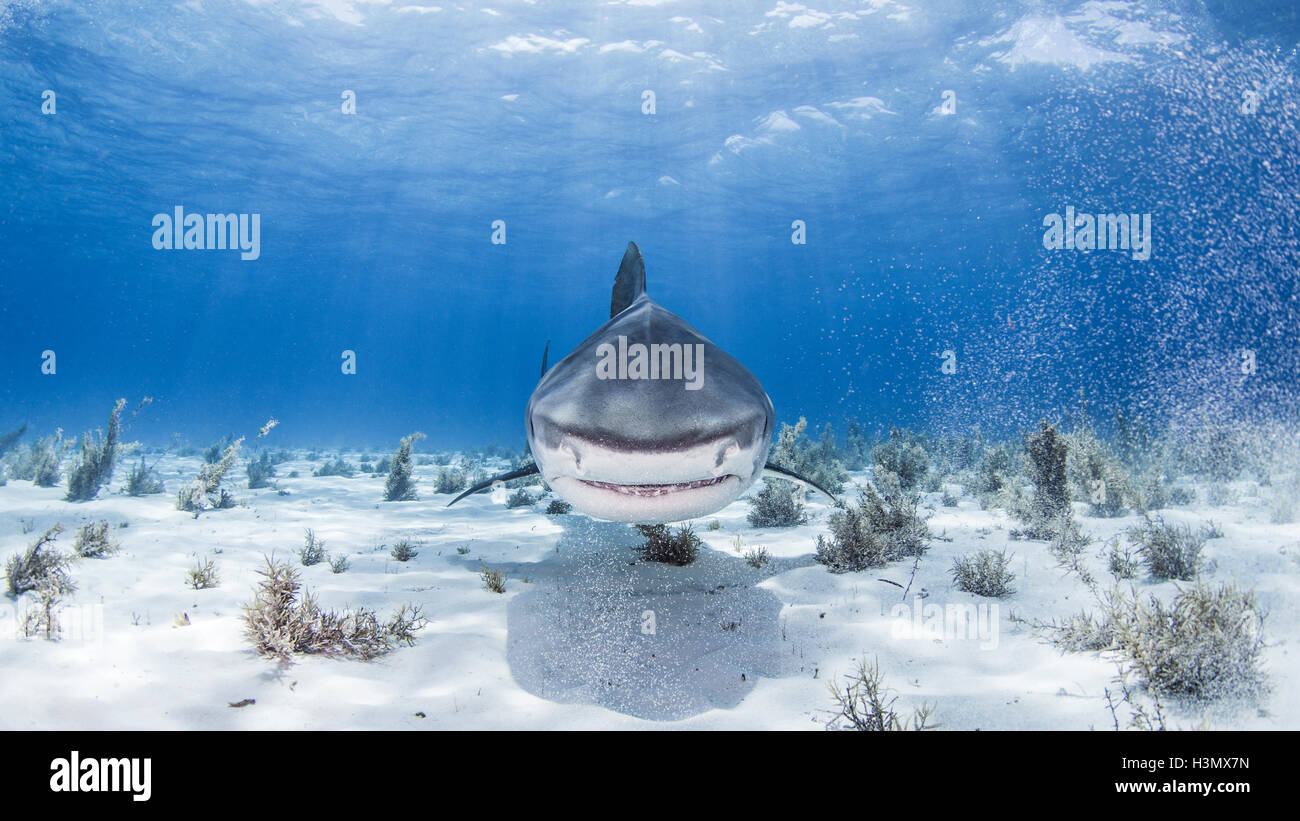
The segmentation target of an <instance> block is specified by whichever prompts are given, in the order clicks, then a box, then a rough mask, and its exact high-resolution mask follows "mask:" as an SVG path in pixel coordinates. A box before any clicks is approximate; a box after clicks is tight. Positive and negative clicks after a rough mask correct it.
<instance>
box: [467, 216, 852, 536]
mask: <svg viewBox="0 0 1300 821" xmlns="http://www.w3.org/2000/svg"><path fill="white" fill-rule="evenodd" d="M609 316H610V318H609V321H607V322H606V323H605V324H603V325H601V326H600V327H599V328H597V329H596V331H595V332H594V333H592V334H591V336H589V337H587V338H586V339H585V340H583V342H582V343H581V344H580V345H578V347H577V348H575V349H574V350H573V352H572V353H570V354H569V355H568V356H566V357H564V358H563V359H561V360H560V361H559V362H558V363H556V365H555V367H553V368H550V369H549V370H548V369H547V366H546V356H547V352H549V350H550V343H549V342H548V343H547V345H546V351H544V352H543V354H542V375H541V379H540V381H539V382H538V383H537V387H536V388H534V389H533V394H532V396H531V397H530V398H529V400H528V407H527V410H526V411H525V414H524V418H525V425H526V429H527V436H528V449H529V450H530V451H531V452H532V455H533V464H531V465H527V466H525V467H522V468H519V469H517V470H512V471H509V472H508V473H503V474H501V475H499V476H493V477H491V478H489V479H485V480H483V481H481V482H478V483H477V484H475V485H474V486H473V487H471V488H469V489H468V490H466V491H465V492H464V493H462V494H460V495H459V496H457V497H456V498H455V499H452V500H451V501H450V502H449V503H448V505H447V506H448V507H450V506H451V505H454V504H455V503H456V502H459V501H460V500H461V499H463V498H465V497H466V496H469V495H470V494H472V493H478V492H480V491H483V490H487V489H488V488H490V487H492V486H493V485H495V484H497V483H498V482H506V481H509V480H511V479H518V478H521V477H525V476H531V475H533V474H540V475H541V477H542V479H543V481H545V483H546V484H547V485H548V486H549V487H550V488H551V490H552V491H554V493H555V494H556V495H558V496H559V497H561V498H562V499H564V500H565V501H567V502H569V503H570V504H571V505H573V507H575V508H577V509H578V510H579V511H581V512H583V513H585V514H587V515H588V516H591V517H592V518H595V519H605V520H609V521H617V522H635V523H638V524H660V523H664V522H676V521H681V520H683V519H691V518H695V517H698V516H706V515H708V514H710V513H714V512H716V511H718V510H721V509H722V508H724V507H726V506H727V505H728V504H730V503H731V502H733V501H735V500H736V499H737V498H738V497H739V496H740V495H741V494H742V493H744V492H745V491H746V490H748V489H749V487H750V486H751V485H753V483H754V482H755V481H756V480H757V479H758V478H759V477H760V476H762V475H763V474H764V472H766V473H767V474H769V475H772V476H776V477H779V478H782V479H787V480H791V481H794V482H797V483H799V484H802V485H805V486H807V487H812V488H814V489H816V490H818V491H820V492H821V493H823V494H825V495H826V496H828V497H830V498H832V499H833V498H834V497H833V496H831V494H830V493H828V492H826V491H825V490H823V489H822V488H820V487H818V486H817V485H816V484H815V483H813V482H812V480H810V479H807V478H805V477H803V476H800V475H799V474H797V473H795V472H793V471H790V470H787V469H785V468H782V467H779V466H777V465H773V464H770V463H768V461H767V455H768V450H769V449H770V447H771V444H772V432H773V421H774V413H773V409H772V400H771V399H770V398H769V397H768V395H767V393H766V392H765V391H764V390H763V386H762V385H760V384H759V382H758V379H756V378H755V377H754V375H753V374H752V373H750V372H749V369H747V368H746V367H745V366H744V365H742V364H740V362H738V361H736V360H735V359H734V358H732V357H731V356H730V355H729V354H728V353H727V352H726V351H724V350H722V349H721V348H719V347H718V346H717V345H715V344H713V343H712V342H710V341H709V340H708V339H706V338H705V337H704V335H703V334H701V333H700V332H699V331H697V330H695V328H693V327H692V326H691V325H690V324H689V323H687V322H686V320H684V319H682V318H681V317H679V316H677V315H676V314H674V313H672V312H671V311H668V310H667V309H665V308H663V307H662V306H660V305H659V304H658V303H656V302H655V301H654V300H652V299H650V297H649V296H648V295H647V294H646V280H645V263H644V262H643V261H642V259H641V251H640V249H638V248H637V246H636V243H634V242H629V243H628V246H627V252H626V253H625V254H624V255H623V262H622V264H621V265H620V266H619V269H618V274H617V276H616V277H615V278H614V290H613V293H612V295H611V297H610V310H609Z"/></svg>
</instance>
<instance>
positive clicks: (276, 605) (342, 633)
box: [243, 558, 428, 663]
mask: <svg viewBox="0 0 1300 821" xmlns="http://www.w3.org/2000/svg"><path fill="white" fill-rule="evenodd" d="M258 574H259V575H260V576H261V577H262V580H261V581H260V582H258V585H257V587H256V588H255V590H254V596H253V601H252V602H251V603H249V604H246V605H244V613H243V621H244V635H245V636H246V637H247V638H248V640H249V642H251V643H252V645H253V649H254V650H256V651H257V653H258V654H260V655H263V656H270V657H272V658H276V659H279V660H280V661H282V662H286V663H288V662H291V661H292V660H293V656H294V655H296V654H300V653H301V654H313V655H323V656H330V657H336V658H356V659H362V660H369V659H373V658H376V657H378V656H381V655H383V654H385V653H387V652H389V651H391V650H393V649H395V648H396V647H398V646H399V645H401V644H406V645H408V646H409V645H412V644H414V643H415V635H414V634H415V631H417V630H420V629H421V628H423V627H424V626H425V625H426V624H428V618H426V617H425V615H424V613H423V612H422V610H421V608H420V607H419V606H418V605H416V606H410V605H405V604H404V605H402V606H401V607H400V608H399V609H398V610H397V612H396V613H394V614H393V616H392V617H390V618H389V619H388V620H387V621H381V620H380V619H379V617H378V616H377V615H376V613H375V611H374V610H371V609H370V608H368V607H359V608H357V609H356V610H347V609H344V610H341V611H338V610H331V609H328V608H325V607H322V606H321V605H320V603H319V602H318V601H317V599H316V597H315V596H313V595H311V593H309V592H307V591H305V590H303V589H302V585H301V583H300V581H299V578H298V572H297V571H296V570H294V568H292V567H290V566H289V565H288V564H287V563H284V562H277V561H275V560H274V559H271V558H268V559H267V560H266V567H265V568H264V569H262V570H259V571H258ZM300 593H301V596H300V595H299V594H300Z"/></svg>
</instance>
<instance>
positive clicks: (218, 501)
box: [176, 436, 244, 519]
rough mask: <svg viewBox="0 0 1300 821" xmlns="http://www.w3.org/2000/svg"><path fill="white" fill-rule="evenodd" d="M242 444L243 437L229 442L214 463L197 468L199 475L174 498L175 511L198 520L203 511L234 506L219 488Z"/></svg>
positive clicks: (233, 502)
mask: <svg viewBox="0 0 1300 821" xmlns="http://www.w3.org/2000/svg"><path fill="white" fill-rule="evenodd" d="M243 443H244V437H242V436H241V437H239V438H238V439H236V440H235V441H233V442H231V443H230V444H229V445H228V446H227V447H226V451H225V453H223V454H222V455H221V458H220V459H219V460H217V461H216V462H206V463H204V464H203V466H202V467H200V468H199V475H198V476H196V477H195V479H194V481H193V482H190V484H189V485H188V486H186V487H184V488H181V491H180V492H179V493H178V494H177V496H176V509H177V510H184V511H186V512H189V513H193V514H194V518H196V519H197V518H199V514H200V513H202V512H203V511H205V510H224V509H226V508H231V507H234V506H235V499H234V497H233V496H231V495H230V492H229V491H227V490H226V489H225V488H223V487H222V486H221V482H222V480H223V479H225V478H226V473H227V472H229V470H230V468H231V467H233V466H234V464H235V459H236V458H237V457H238V456H239V449H240V447H241V446H242V445H243Z"/></svg>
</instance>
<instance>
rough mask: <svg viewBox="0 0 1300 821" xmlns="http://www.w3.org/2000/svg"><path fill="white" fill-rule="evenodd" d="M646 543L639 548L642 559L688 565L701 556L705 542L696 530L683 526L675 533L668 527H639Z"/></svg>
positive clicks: (637, 527)
mask: <svg viewBox="0 0 1300 821" xmlns="http://www.w3.org/2000/svg"><path fill="white" fill-rule="evenodd" d="M636 529H637V530H639V531H641V535H642V536H644V537H645V541H644V542H643V543H642V544H641V545H640V547H638V548H637V550H638V552H640V554H641V558H643V559H645V560H646V561H648V562H658V563H660V564H672V565H677V566H679V567H680V566H683V565H688V564H690V563H691V562H693V561H695V558H696V557H697V556H698V555H699V552H700V546H701V545H702V544H703V542H701V541H700V537H699V536H696V535H695V529H694V528H692V527H691V526H690V525H683V526H681V527H680V528H678V529H677V530H676V531H674V530H673V529H672V528H670V527H668V525H637V526H636Z"/></svg>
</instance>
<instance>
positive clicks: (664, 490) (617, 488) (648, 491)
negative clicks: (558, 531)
mask: <svg viewBox="0 0 1300 821" xmlns="http://www.w3.org/2000/svg"><path fill="white" fill-rule="evenodd" d="M730 475H731V474H726V475H724V476H715V477H713V478H712V479H696V480H695V481H693V482H675V483H673V484H667V485H618V484H614V483H613V482H597V481H594V480H591V479H580V480H579V481H581V482H582V483H583V484H584V485H591V486H592V487H596V488H600V489H601V490H612V491H614V492H615V493H621V494H623V495H624V496H638V497H641V498H651V497H654V496H663V495H665V494H668V493H678V492H680V491H683V490H695V489H697V488H702V487H711V486H713V485H718V484H722V483H723V482H725V481H726V480H727V477H728V476H730Z"/></svg>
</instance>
